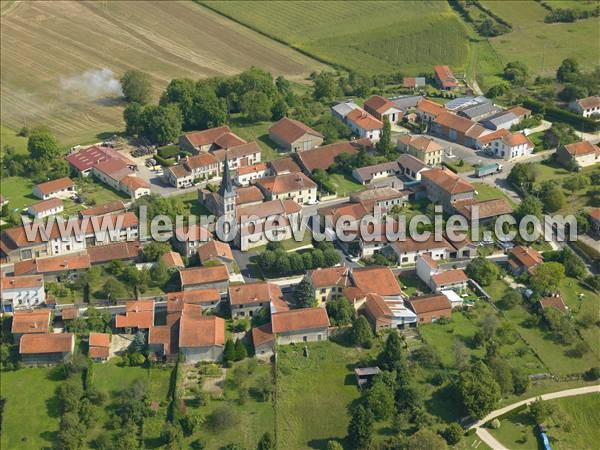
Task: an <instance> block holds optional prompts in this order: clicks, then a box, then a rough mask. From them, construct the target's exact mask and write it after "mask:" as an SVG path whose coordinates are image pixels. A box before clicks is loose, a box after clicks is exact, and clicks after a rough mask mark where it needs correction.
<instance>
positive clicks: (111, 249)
mask: <svg viewBox="0 0 600 450" xmlns="http://www.w3.org/2000/svg"><path fill="white" fill-rule="evenodd" d="M140 250H141V244H140V242H139V241H133V242H115V243H114V244H107V245H99V246H96V247H90V248H88V249H87V254H88V256H89V258H90V264H91V265H94V264H104V263H107V262H110V261H114V260H117V259H118V260H121V261H129V262H134V261H135V260H137V259H138V258H139V256H140Z"/></svg>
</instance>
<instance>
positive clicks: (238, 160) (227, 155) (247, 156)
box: [211, 142, 262, 171]
mask: <svg viewBox="0 0 600 450" xmlns="http://www.w3.org/2000/svg"><path fill="white" fill-rule="evenodd" d="M211 153H212V154H213V155H214V156H215V158H217V161H219V170H220V171H222V170H223V166H224V164H225V160H227V162H228V164H229V168H230V169H232V170H237V169H239V168H240V167H247V166H251V165H253V164H258V163H259V162H260V158H261V153H262V150H261V148H260V147H259V146H258V144H257V143H256V142H247V143H245V144H241V145H236V146H235V147H229V148H227V149H218V150H213V151H212V152H211Z"/></svg>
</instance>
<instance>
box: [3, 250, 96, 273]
mask: <svg viewBox="0 0 600 450" xmlns="http://www.w3.org/2000/svg"><path fill="white" fill-rule="evenodd" d="M89 267H90V257H89V256H88V254H87V253H83V254H79V255H60V256H52V257H50V258H38V259H36V260H31V259H30V260H26V261H19V262H16V263H15V264H14V269H13V272H14V274H15V275H26V274H35V273H40V274H51V273H56V272H62V271H64V270H83V269H89Z"/></svg>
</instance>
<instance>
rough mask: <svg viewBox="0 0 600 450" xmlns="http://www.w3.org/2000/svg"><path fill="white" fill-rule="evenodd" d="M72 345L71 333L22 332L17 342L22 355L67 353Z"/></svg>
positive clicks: (72, 335)
mask: <svg viewBox="0 0 600 450" xmlns="http://www.w3.org/2000/svg"><path fill="white" fill-rule="evenodd" d="M74 345H75V335H74V334H73V333H52V334H24V335H23V336H21V341H20V343H19V353H20V354H22V355H35V354H39V353H69V352H71V351H72V350H73V346H74Z"/></svg>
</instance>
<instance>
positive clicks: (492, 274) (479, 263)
mask: <svg viewBox="0 0 600 450" xmlns="http://www.w3.org/2000/svg"><path fill="white" fill-rule="evenodd" d="M466 272H467V275H469V277H471V278H472V279H474V280H475V281H477V282H478V283H479V284H481V285H483V286H489V285H490V284H491V283H492V281H494V280H495V279H496V278H498V273H499V270H498V266H497V265H496V264H494V263H493V262H491V261H489V260H487V259H486V258H484V257H483V256H478V257H476V258H475V259H473V260H472V261H471V262H470V263H469V265H468V266H467V271H466Z"/></svg>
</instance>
